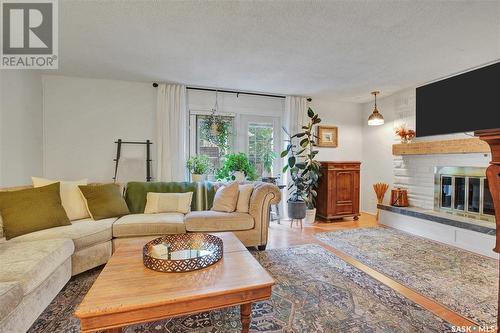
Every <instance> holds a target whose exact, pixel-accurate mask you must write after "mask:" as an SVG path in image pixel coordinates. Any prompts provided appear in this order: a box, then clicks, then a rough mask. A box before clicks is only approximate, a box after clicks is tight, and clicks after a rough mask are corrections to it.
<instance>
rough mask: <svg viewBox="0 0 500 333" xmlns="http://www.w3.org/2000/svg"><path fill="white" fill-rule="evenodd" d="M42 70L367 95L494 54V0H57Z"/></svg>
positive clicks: (499, 18) (499, 45) (499, 36)
mask: <svg viewBox="0 0 500 333" xmlns="http://www.w3.org/2000/svg"><path fill="white" fill-rule="evenodd" d="M59 12H60V14H59V17H60V19H59V35H60V42H59V55H60V58H59V59H60V65H59V67H60V69H59V70H58V71H57V72H53V71H51V72H50V73H51V74H56V73H57V74H61V75H75V76H83V77H96V78H107V79H122V80H134V81H154V80H157V81H172V82H182V83H186V84H189V85H199V86H210V87H220V88H230V89H241V90H248V91H262V92H270V93H280V94H298V95H309V96H315V95H319V94H330V95H332V96H334V97H336V98H338V99H340V100H346V101H354V102H362V101H367V100H370V95H369V92H370V91H371V90H373V89H380V90H381V91H382V96H383V95H388V94H390V93H392V92H395V91H397V90H400V89H403V88H406V87H411V86H414V85H417V84H421V83H425V82H428V81H431V80H434V79H437V78H439V77H442V76H446V75H450V74H453V73H456V72H459V71H462V70H465V69H468V68H471V67H475V66H478V65H481V64H484V63H487V62H491V61H493V60H495V59H500V1H463V2H460V1H412V2H408V1H392V2H391V1H366V2H365V1H328V2H310V1H307V2H306V1H294V2H286V1H272V2H271V1H268V2H254V1H252V2H234V1H210V2H209V1H203V2H201V1H196V2H193V1H187V2H186V1H182V2H173V1H103V0H101V1H81V0H80V1H67V0H60V1H59Z"/></svg>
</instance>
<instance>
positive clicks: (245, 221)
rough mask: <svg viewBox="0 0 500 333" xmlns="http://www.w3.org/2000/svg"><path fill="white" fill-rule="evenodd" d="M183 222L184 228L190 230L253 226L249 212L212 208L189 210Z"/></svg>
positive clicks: (202, 230) (205, 230) (231, 229)
mask: <svg viewBox="0 0 500 333" xmlns="http://www.w3.org/2000/svg"><path fill="white" fill-rule="evenodd" d="M184 223H185V224H186V230H187V231H190V232H211V231H237V230H250V229H253V227H254V220H253V217H252V216H251V215H250V214H247V213H238V212H232V213H225V212H216V211H213V210H208V211H199V212H191V213H189V214H187V215H186V217H185V221H184Z"/></svg>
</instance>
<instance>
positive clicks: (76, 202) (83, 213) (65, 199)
mask: <svg viewBox="0 0 500 333" xmlns="http://www.w3.org/2000/svg"><path fill="white" fill-rule="evenodd" d="M31 180H32V181H33V187H41V186H47V185H50V184H54V183H58V182H59V183H60V184H61V185H60V191H61V202H62V206H63V207H64V210H65V211H66V214H67V215H68V218H69V220H70V221H74V220H81V219H85V218H87V217H90V215H89V211H88V210H87V206H86V205H85V200H83V198H82V194H81V193H80V190H79V189H78V185H87V179H81V180H76V181H58V180H50V179H45V178H38V177H31Z"/></svg>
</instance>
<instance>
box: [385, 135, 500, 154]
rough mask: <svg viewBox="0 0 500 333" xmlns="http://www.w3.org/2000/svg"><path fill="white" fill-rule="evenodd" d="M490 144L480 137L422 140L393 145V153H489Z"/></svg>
mask: <svg viewBox="0 0 500 333" xmlns="http://www.w3.org/2000/svg"><path fill="white" fill-rule="evenodd" d="M489 152H490V147H489V146H488V144H487V143H486V142H484V141H482V140H480V139H479V138H469V139H454V140H437V141H420V142H414V143H401V144H395V145H393V146H392V154H393V155H426V154H463V153H489Z"/></svg>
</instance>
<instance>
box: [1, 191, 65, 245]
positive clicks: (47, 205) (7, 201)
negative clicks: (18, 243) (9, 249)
mask: <svg viewBox="0 0 500 333" xmlns="http://www.w3.org/2000/svg"><path fill="white" fill-rule="evenodd" d="M0 214H1V215H2V220H3V232H4V235H5V237H6V238H7V239H10V238H14V237H17V236H20V235H24V234H27V233H30V232H33V231H38V230H43V229H48V228H52V227H58V226H62V225H69V224H70V223H69V219H68V216H67V215H66V211H65V210H64V208H63V206H62V205H61V196H60V194H59V183H55V184H51V185H47V186H43V187H38V188H29V189H25V190H18V191H6V192H0Z"/></svg>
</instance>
